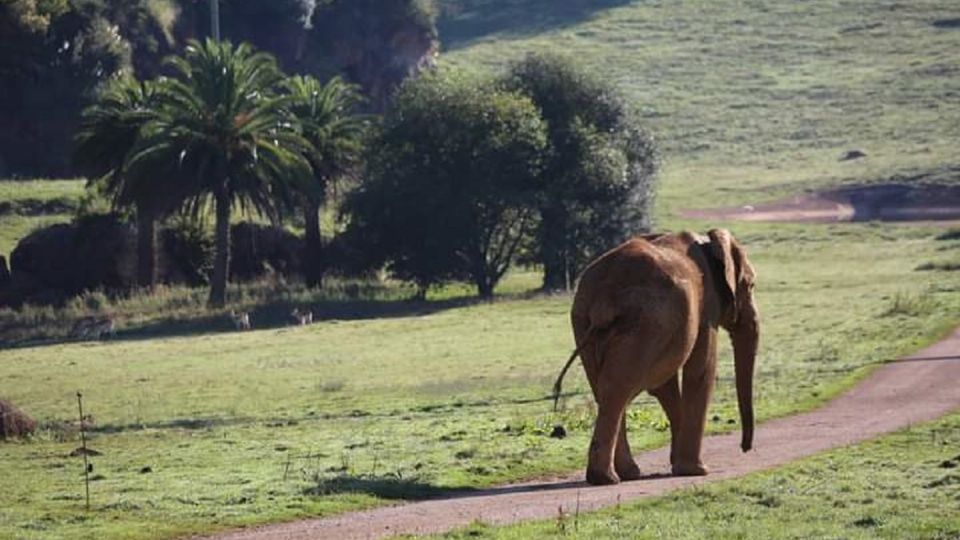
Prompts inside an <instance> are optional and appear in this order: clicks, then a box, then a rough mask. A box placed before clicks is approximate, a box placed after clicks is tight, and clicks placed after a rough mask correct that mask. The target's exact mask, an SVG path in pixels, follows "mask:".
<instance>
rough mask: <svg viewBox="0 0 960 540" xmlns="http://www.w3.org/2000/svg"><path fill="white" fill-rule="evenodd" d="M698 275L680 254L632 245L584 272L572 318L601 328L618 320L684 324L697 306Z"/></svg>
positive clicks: (639, 241) (637, 243) (640, 242)
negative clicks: (584, 319)
mask: <svg viewBox="0 0 960 540" xmlns="http://www.w3.org/2000/svg"><path fill="white" fill-rule="evenodd" d="M698 272H699V270H698V269H697V267H696V265H695V263H693V262H692V261H691V260H690V259H689V258H688V257H686V256H684V255H683V254H681V253H678V252H677V251H676V250H673V249H670V248H666V247H663V246H659V245H656V244H653V243H651V242H649V241H647V240H646V239H643V238H637V239H633V240H630V241H628V242H625V243H624V244H621V245H620V246H619V247H617V248H615V249H613V250H611V251H608V252H607V253H605V254H603V255H602V256H601V257H599V258H598V259H597V260H595V261H594V262H593V263H591V264H590V265H589V266H588V267H587V268H586V270H584V272H583V274H582V275H581V278H580V282H579V284H578V286H577V292H576V294H575V295H574V302H573V308H572V313H571V315H572V316H573V317H574V318H575V319H576V318H586V319H589V321H590V323H591V325H593V326H599V327H602V326H606V325H607V324H610V323H612V322H613V321H614V320H615V319H623V320H640V319H646V320H649V321H650V322H651V323H653V322H654V321H656V324H657V325H666V326H673V325H675V324H683V321H684V320H686V319H687V318H688V317H689V316H690V312H689V311H690V309H691V307H692V305H693V304H694V303H695V296H696V294H697V292H696V283H697V282H696V280H695V276H696V274H697V273H698Z"/></svg>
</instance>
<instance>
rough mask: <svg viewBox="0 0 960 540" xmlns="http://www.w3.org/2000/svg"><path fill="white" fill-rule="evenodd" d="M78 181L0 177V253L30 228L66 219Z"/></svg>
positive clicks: (78, 190)
mask: <svg viewBox="0 0 960 540" xmlns="http://www.w3.org/2000/svg"><path fill="white" fill-rule="evenodd" d="M82 194H83V181H82V180H0V255H4V256H9V254H10V252H11V251H12V250H13V248H14V247H15V246H16V245H17V242H19V241H20V239H22V238H23V237H24V236H27V235H28V234H30V233H31V232H32V231H33V230H35V229H38V228H40V227H45V226H47V225H52V224H54V223H65V222H68V221H70V219H71V217H72V211H73V210H74V209H75V208H76V207H77V205H78V203H79V199H80V196H81V195H82Z"/></svg>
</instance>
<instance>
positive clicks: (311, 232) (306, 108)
mask: <svg viewBox="0 0 960 540" xmlns="http://www.w3.org/2000/svg"><path fill="white" fill-rule="evenodd" d="M284 86H285V90H286V92H287V93H288V94H289V96H290V103H289V104H288V106H287V108H288V110H289V112H290V114H291V115H292V116H293V117H294V119H295V120H296V121H297V122H299V123H300V125H301V126H302V130H303V136H304V138H305V139H306V141H307V142H308V143H309V147H308V149H307V153H306V158H307V160H308V161H309V163H310V167H311V169H313V179H314V182H315V185H314V186H313V189H312V190H310V191H309V192H305V193H303V194H301V197H300V198H301V200H302V203H301V204H302V207H303V216H304V240H305V252H304V255H303V259H304V276H303V277H304V281H305V282H306V283H307V285H309V286H314V287H316V286H320V285H321V284H322V282H323V273H324V260H323V245H322V244H323V240H322V237H321V235H320V211H321V209H322V207H323V206H324V204H325V203H326V201H327V194H328V193H329V192H330V191H331V190H333V189H334V188H335V187H336V184H337V182H338V181H342V180H343V179H344V178H345V177H348V176H355V175H356V170H357V168H358V167H359V163H360V156H361V154H362V152H363V142H364V141H363V136H364V130H365V127H366V125H365V119H364V118H362V117H360V116H358V115H356V114H353V112H354V110H355V109H356V107H357V105H358V104H359V102H360V94H359V92H358V91H357V89H356V87H354V86H352V85H349V84H347V83H345V82H344V81H343V79H340V78H333V79H331V80H330V81H328V82H327V83H326V84H323V83H321V82H320V81H318V80H317V79H315V78H313V77H309V76H306V77H305V76H295V77H291V78H290V79H288V80H287V81H285V83H284Z"/></svg>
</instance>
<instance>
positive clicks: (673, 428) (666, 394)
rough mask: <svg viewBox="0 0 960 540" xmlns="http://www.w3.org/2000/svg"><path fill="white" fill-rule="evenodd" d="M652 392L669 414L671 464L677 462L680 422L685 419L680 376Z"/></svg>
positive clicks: (674, 377) (675, 376)
mask: <svg viewBox="0 0 960 540" xmlns="http://www.w3.org/2000/svg"><path fill="white" fill-rule="evenodd" d="M650 393H651V394H652V395H653V396H654V397H655V398H657V401H659V402H660V407H662V408H663V412H664V413H666V415H667V421H668V422H669V423H670V466H671V467H672V466H674V465H676V464H677V447H678V446H679V443H680V424H681V423H682V419H683V411H682V405H681V402H680V377H679V376H678V375H674V376H673V377H671V378H670V380H669V381H667V382H665V383H663V384H662V385H660V386H658V387H657V388H654V389H653V390H650Z"/></svg>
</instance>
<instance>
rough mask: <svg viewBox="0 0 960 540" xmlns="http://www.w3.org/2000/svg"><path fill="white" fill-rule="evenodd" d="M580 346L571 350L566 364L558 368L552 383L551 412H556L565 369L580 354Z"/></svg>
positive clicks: (568, 367) (565, 372)
mask: <svg viewBox="0 0 960 540" xmlns="http://www.w3.org/2000/svg"><path fill="white" fill-rule="evenodd" d="M581 348H582V345H581V347H577V348H576V350H574V351H573V354H571V355H570V359H569V360H567V363H566V365H564V366H563V369H561V370H560V376H559V377H557V382H555V383H553V412H557V403H558V402H559V401H560V392H561V390H562V389H563V377H564V376H565V375H566V374H567V370H568V369H570V366H571V365H572V364H573V361H574V360H576V358H577V357H578V356H580V349H581Z"/></svg>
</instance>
